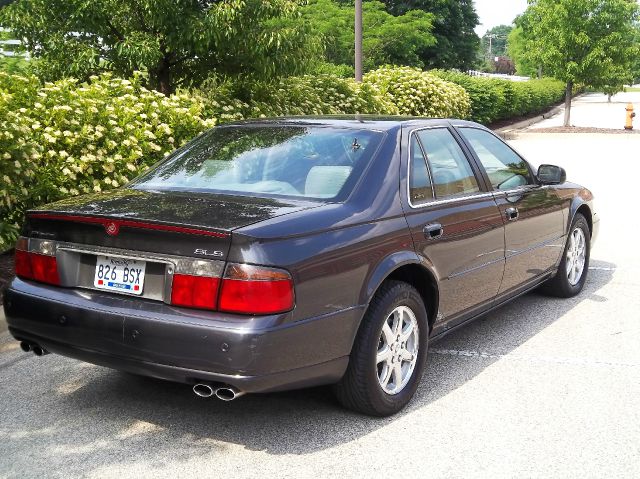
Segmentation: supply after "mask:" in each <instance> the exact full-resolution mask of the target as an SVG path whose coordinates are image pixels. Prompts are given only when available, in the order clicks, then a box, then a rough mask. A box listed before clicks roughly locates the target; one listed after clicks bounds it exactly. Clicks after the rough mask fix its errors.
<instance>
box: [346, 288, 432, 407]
mask: <svg viewBox="0 0 640 479" xmlns="http://www.w3.org/2000/svg"><path fill="white" fill-rule="evenodd" d="M428 332H429V324H428V321H427V313H426V310H425V306H424V302H423V301H422V298H421V297H420V294H419V293H418V292H417V291H416V289H415V288H414V287H413V286H411V285H409V284H407V283H404V282H401V281H386V282H385V283H383V285H382V286H381V287H380V289H379V290H378V292H377V293H376V295H375V296H374V298H373V300H372V301H371V304H370V306H369V309H368V310H367V312H366V313H365V316H364V318H363V320H362V325H361V326H360V330H359V331H358V335H357V337H356V341H355V344H354V346H353V350H352V352H351V357H350V360H349V366H348V368H347V372H346V373H345V375H344V377H343V378H342V380H341V381H340V382H339V383H338V384H337V385H336V386H335V393H336V396H337V398H338V400H339V401H340V402H341V403H342V405H344V406H345V407H347V408H349V409H352V410H354V411H358V412H361V413H364V414H369V415H372V416H389V415H391V414H395V413H396V412H398V411H400V410H401V409H402V408H404V407H405V406H406V405H407V403H408V402H409V401H410V400H411V398H412V397H413V395H414V393H415V391H416V389H417V387H418V384H419V382H420V379H421V378H422V374H423V371H424V367H425V363H426V357H427V346H428V338H429V334H428Z"/></svg>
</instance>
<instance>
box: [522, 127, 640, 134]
mask: <svg viewBox="0 0 640 479" xmlns="http://www.w3.org/2000/svg"><path fill="white" fill-rule="evenodd" d="M527 133H607V134H610V135H634V134H637V133H640V130H625V129H624V128H592V127H582V126H555V127H549V128H529V129H528V130H527Z"/></svg>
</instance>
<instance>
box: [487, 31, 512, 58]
mask: <svg viewBox="0 0 640 479" xmlns="http://www.w3.org/2000/svg"><path fill="white" fill-rule="evenodd" d="M511 30H513V27H512V26H510V25H498V26H497V27H493V28H492V29H490V30H487V33H485V34H484V35H482V39H481V41H482V49H483V50H484V52H485V55H486V57H487V58H490V59H492V58H493V57H504V56H507V38H508V36H509V34H510V33H511Z"/></svg>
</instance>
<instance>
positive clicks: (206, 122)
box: [0, 67, 563, 251]
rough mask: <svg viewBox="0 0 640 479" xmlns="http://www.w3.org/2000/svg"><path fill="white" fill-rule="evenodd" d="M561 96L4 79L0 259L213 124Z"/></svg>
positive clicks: (323, 81) (0, 88)
mask: <svg viewBox="0 0 640 479" xmlns="http://www.w3.org/2000/svg"><path fill="white" fill-rule="evenodd" d="M447 80H450V81H447ZM463 87H464V88H463ZM465 89H466V90H465ZM562 90H563V87H562V84H561V83H560V82H556V81H555V80H535V81H530V82H526V83H512V82H508V81H504V80H487V79H479V78H472V77H469V76H467V75H464V74H462V73H456V72H438V71H436V72H434V73H426V72H423V71H421V70H419V69H416V68H409V67H383V68H379V69H378V70H375V71H372V72H370V73H368V74H367V75H366V76H365V79H364V82H363V83H361V84H358V83H356V82H355V81H353V80H352V79H347V78H341V77H338V76H335V75H318V76H303V77H290V78H282V79H279V80H277V81H275V82H264V81H256V80H246V79H244V80H241V79H238V80H236V81H234V82H229V81H226V82H224V81H223V82H221V83H216V84H213V85H210V86H206V87H204V88H202V89H201V90H199V91H195V92H190V93H189V94H186V93H181V94H178V95H172V96H171V97H165V96H164V95H162V94H160V93H157V92H154V91H150V90H147V89H146V88H144V87H143V86H142V83H141V80H140V78H139V77H134V78H133V79H131V80H123V79H119V78H112V77H111V76H108V75H103V76H100V77H92V78H91V81H89V82H88V83H86V84H80V83H78V82H77V81H75V80H72V79H67V80H60V81H58V82H55V83H47V84H45V85H44V86H42V85H41V84H40V82H39V81H38V79H37V78H35V77H22V76H18V75H9V74H7V73H3V72H0V251H3V250H4V249H6V248H7V247H8V246H9V245H10V244H11V243H12V242H13V240H14V239H15V238H16V236H17V231H18V225H19V224H20V223H21V221H22V217H23V214H24V211H25V210H26V209H28V208H31V207H34V206H36V205H39V204H43V203H46V202H50V201H54V200H58V199H61V198H64V197H67V196H75V195H79V194H83V193H90V192H99V191H102V190H105V189H109V188H115V187H118V186H120V185H122V184H124V183H126V182H127V181H129V180H130V179H131V178H133V177H135V176H137V175H138V174H139V173H140V172H141V171H143V170H144V169H146V168H148V167H149V166H150V165H151V164H153V163H155V162H156V161H158V160H160V159H162V158H163V157H164V156H165V155H167V154H168V153H169V152H171V151H172V150H174V149H175V148H176V147H178V146H180V145H182V144H183V143H185V142H186V141H188V140H189V139H191V138H193V137H194V136H196V135H197V134H198V133H200V132H201V131H203V130H205V129H207V128H209V127H211V126H213V125H214V124H216V123H226V122H230V121H234V120H242V119H245V118H252V117H253V118H255V117H271V116H283V115H319V114H325V115H326V114H356V113H361V114H367V113H372V114H385V115H396V114H402V115H413V116H424V117H457V118H469V117H472V118H473V119H475V120H477V121H480V122H483V123H489V122H491V121H495V120H496V119H501V118H508V117H512V116H519V115H522V114H524V113H527V112H531V111H537V110H540V109H542V108H545V107H546V106H548V105H549V104H551V103H554V102H556V101H558V100H559V99H560V98H561V96H562Z"/></svg>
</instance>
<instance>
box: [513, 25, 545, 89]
mask: <svg viewBox="0 0 640 479" xmlns="http://www.w3.org/2000/svg"><path fill="white" fill-rule="evenodd" d="M526 43H527V39H526V38H525V32H524V30H523V29H522V27H521V26H520V24H519V20H516V27H515V28H514V29H513V30H511V33H509V37H508V38H507V55H508V56H509V58H511V59H512V60H513V62H514V63H515V65H516V73H517V74H518V75H522V76H527V77H534V76H536V75H537V73H538V66H537V65H536V64H535V63H533V62H532V61H531V59H529V58H528V57H527V55H526V53H527V52H526Z"/></svg>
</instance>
